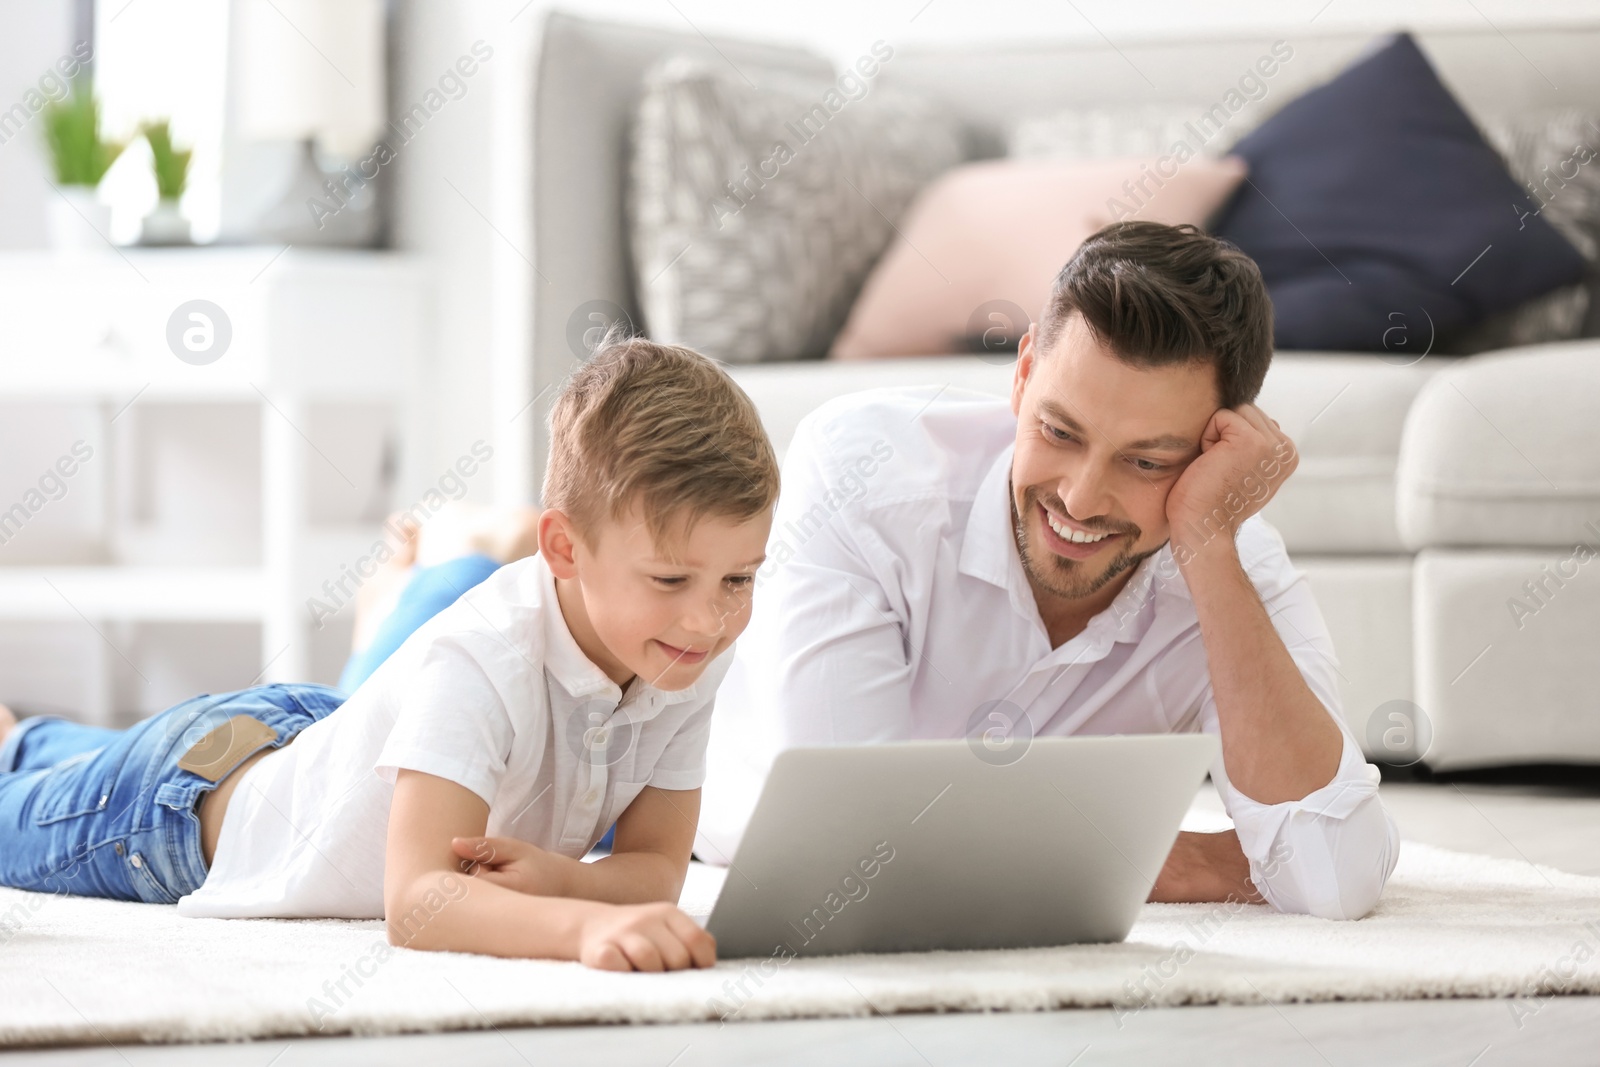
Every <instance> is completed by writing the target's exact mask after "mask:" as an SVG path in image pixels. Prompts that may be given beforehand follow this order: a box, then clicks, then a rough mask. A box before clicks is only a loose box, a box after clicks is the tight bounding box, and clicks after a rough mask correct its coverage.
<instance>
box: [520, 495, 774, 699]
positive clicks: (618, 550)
mask: <svg viewBox="0 0 1600 1067" xmlns="http://www.w3.org/2000/svg"><path fill="white" fill-rule="evenodd" d="M557 520H559V521H557ZM547 522H549V523H551V524H552V527H553V528H552V530H551V531H550V532H551V536H550V537H549V538H546V536H545V533H546V531H545V524H546V523H547ZM540 525H541V529H540V535H541V536H540V544H541V549H542V550H543V551H544V552H545V556H546V560H547V562H548V563H549V565H550V569H551V571H552V572H553V573H554V574H555V575H556V577H557V578H558V579H562V578H566V579H570V580H571V581H572V582H575V583H576V586H577V588H578V589H580V590H581V593H582V595H581V598H578V599H579V602H578V603H573V604H572V605H570V608H569V604H568V602H567V600H566V599H565V598H564V599H563V600H562V610H563V611H564V612H566V614H567V625H568V627H569V628H570V629H571V630H572V632H573V636H574V638H575V639H577V641H578V644H579V647H581V648H582V649H583V651H584V653H585V654H586V655H588V656H589V658H590V659H591V660H593V661H594V662H595V664H596V665H597V666H599V667H600V668H601V669H602V670H604V671H605V672H606V673H607V674H608V675H609V676H610V677H611V679H612V680H613V681H615V682H617V683H618V684H619V685H622V684H625V683H626V681H627V680H628V679H629V678H632V677H634V676H638V677H639V678H641V679H642V680H644V681H645V682H646V683H648V684H650V685H653V686H655V687H656V688H658V689H667V690H676V689H687V688H688V687H689V686H691V685H693V684H694V683H695V682H696V681H697V680H698V679H699V677H700V674H701V672H703V671H704V670H705V667H706V664H708V663H710V662H711V661H712V660H713V659H715V658H716V657H717V656H719V655H721V654H722V653H723V652H725V651H727V649H728V646H729V645H732V644H733V642H734V640H735V639H737V638H738V636H739V635H740V634H741V633H743V632H744V628H745V627H746V626H747V625H749V622H750V608H751V596H752V594H753V593H754V591H755V573H756V569H757V568H758V567H760V566H761V563H762V561H763V560H764V559H765V558H766V544H767V536H768V534H769V533H770V532H771V530H772V515H771V513H770V512H768V513H766V514H763V515H760V516H758V517H756V518H754V519H748V520H745V521H743V522H740V521H736V520H733V519H729V518H725V517H722V516H717V515H708V516H705V517H704V518H702V519H700V521H699V522H697V523H695V525H694V528H693V529H692V530H690V531H689V532H688V534H687V535H686V536H685V535H684V534H683V533H682V532H681V528H680V532H679V534H678V536H677V537H676V538H675V540H674V543H671V544H662V545H658V544H656V542H655V540H654V539H653V538H652V537H651V535H650V530H649V528H648V527H646V526H645V524H644V520H643V518H642V517H641V515H640V514H639V512H638V509H637V508H635V509H634V511H633V512H631V513H630V514H629V515H628V516H627V517H625V518H624V519H622V520H620V521H609V520H604V521H602V522H600V523H599V524H598V527H597V528H596V529H595V530H594V531H593V536H592V538H591V542H585V541H584V539H583V538H581V537H578V536H576V534H575V532H573V533H564V531H563V530H562V529H557V528H555V527H562V528H565V530H571V523H570V521H569V520H567V518H566V516H565V515H561V514H560V513H559V512H547V513H546V515H545V517H542V518H541V521H540ZM575 614H576V615H579V616H581V617H580V618H576V619H575V618H574V617H573V616H574V615H575ZM586 638H587V639H588V640H586ZM591 645H594V646H596V647H591Z"/></svg>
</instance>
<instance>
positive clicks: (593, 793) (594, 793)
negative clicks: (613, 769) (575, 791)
mask: <svg viewBox="0 0 1600 1067" xmlns="http://www.w3.org/2000/svg"><path fill="white" fill-rule="evenodd" d="M599 800H600V791H599V790H598V789H591V790H589V791H588V792H587V793H585V794H583V802H584V803H585V804H594V803H597V802H598V801H599Z"/></svg>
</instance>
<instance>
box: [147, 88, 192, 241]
mask: <svg viewBox="0 0 1600 1067" xmlns="http://www.w3.org/2000/svg"><path fill="white" fill-rule="evenodd" d="M139 132H140V133H141V134H143V135H144V139H145V141H146V142H147V143H148V144H149V145H150V166H151V169H153V170H154V171H155V176H156V195H157V198H158V199H157V201H156V206H155V208H154V210H152V211H151V212H150V214H148V215H146V216H145V217H144V224H143V226H142V227H141V228H140V231H139V243H140V244H146V245H184V244H188V243H189V220H188V219H186V218H184V217H183V212H182V211H181V210H179V208H178V201H179V200H180V199H181V198H182V197H183V190H184V187H185V186H187V185H188V182H189V158H190V157H191V156H193V155H194V149H192V148H183V149H179V148H176V147H174V146H173V144H172V129H171V125H170V123H169V122H168V121H167V120H166V119H162V120H161V121H160V122H147V123H145V124H144V125H143V126H141V127H140V128H139Z"/></svg>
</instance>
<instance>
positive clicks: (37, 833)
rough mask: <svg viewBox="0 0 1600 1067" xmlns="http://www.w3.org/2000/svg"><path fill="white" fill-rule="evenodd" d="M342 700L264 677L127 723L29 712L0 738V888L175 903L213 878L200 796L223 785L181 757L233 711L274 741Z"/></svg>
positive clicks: (333, 692)
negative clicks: (262, 682)
mask: <svg viewBox="0 0 1600 1067" xmlns="http://www.w3.org/2000/svg"><path fill="white" fill-rule="evenodd" d="M343 702H344V694H343V693H341V692H339V691H338V690H337V689H330V688H328V687H327V686H322V685H268V686H261V687H258V688H255V689H244V690H241V691H239V692H236V693H225V694H222V695H221V696H209V695H208V696H199V697H195V698H194V699H192V700H186V701H184V702H183V703H182V704H178V705H175V706H173V707H171V708H168V709H167V710H166V711H163V712H162V713H161V714H159V715H156V716H153V717H152V718H149V719H146V720H145V721H144V722H141V723H139V724H138V725H137V726H134V727H131V728H130V729H127V730H107V729H103V728H101V727H97V726H84V725H83V724H81V723H75V722H69V721H67V720H65V719H58V718H55V717H53V716H40V717H38V718H32V719H24V720H23V721H22V722H20V723H18V724H17V726H16V727H15V728H14V729H13V730H12V731H11V733H10V735H9V736H8V737H7V738H6V740H5V743H4V744H3V745H0V841H3V843H4V844H3V847H0V885H7V886H12V887H13V888H16V889H32V890H35V891H38V892H41V893H72V894H76V895H79V896H90V897H110V898H112V899H114V900H138V901H144V902H145V903H148V904H174V903H176V902H177V900H178V898H179V897H181V896H184V895H185V894H188V893H192V892H194V891H195V890H196V889H198V888H200V884H201V883H202V882H204V881H205V878H206V863H205V856H204V854H203V853H202V852H201V850H200V817H199V815H197V814H196V812H195V808H196V805H197V804H198V802H199V800H200V797H201V796H202V795H203V794H206V793H209V792H210V791H211V790H213V789H215V788H216V787H217V783H215V782H212V781H210V780H208V779H206V778H204V777H202V776H201V775H198V774H196V773H194V772H193V771H189V770H185V769H183V768H182V767H179V766H178V761H179V760H180V759H181V758H183V755H184V753H185V752H187V751H188V750H189V748H190V747H191V746H193V745H194V744H195V742H197V741H199V740H200V739H201V738H202V737H204V736H205V735H206V734H207V733H208V732H209V731H210V730H211V729H212V728H213V727H216V726H219V725H221V724H222V723H224V722H227V721H228V720H229V719H231V718H232V717H233V716H235V715H248V716H249V717H250V718H252V719H255V720H256V721H257V722H259V723H261V724H262V725H264V726H268V727H271V728H272V731H273V734H274V735H275V736H274V738H273V739H272V740H270V741H263V743H262V744H261V745H259V746H258V747H257V749H256V751H259V750H260V749H261V748H277V747H278V746H280V745H283V744H285V743H286V742H288V741H289V739H290V738H292V737H294V736H295V735H296V734H298V733H299V732H300V731H301V730H303V729H305V728H306V727H307V726H310V725H311V724H312V723H314V722H316V721H317V720H318V719H321V718H324V717H325V716H327V715H328V714H330V713H331V712H332V711H333V710H334V709H335V708H337V707H338V706H339V705H340V704H341V703H343Z"/></svg>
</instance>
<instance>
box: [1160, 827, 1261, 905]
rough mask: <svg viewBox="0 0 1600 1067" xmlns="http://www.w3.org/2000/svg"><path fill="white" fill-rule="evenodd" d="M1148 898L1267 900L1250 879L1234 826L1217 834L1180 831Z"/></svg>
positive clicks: (1174, 901) (1170, 901)
mask: <svg viewBox="0 0 1600 1067" xmlns="http://www.w3.org/2000/svg"><path fill="white" fill-rule="evenodd" d="M1148 899H1149V900H1151V901H1153V902H1155V903H1158V904H1197V903H1209V902H1211V901H1226V900H1244V901H1249V902H1250V903H1252V904H1262V903H1265V902H1266V898H1265V897H1263V896H1262V895H1261V892H1260V890H1258V889H1257V888H1256V886H1255V883H1254V882H1252V881H1251V880H1250V861H1249V860H1248V859H1246V858H1245V855H1244V850H1243V849H1242V848H1240V847H1239V835H1238V834H1237V833H1236V832H1234V831H1233V830H1226V831H1224V832H1222V833H1216V834H1197V833H1192V832H1190V831H1187V830H1185V831H1182V832H1180V833H1179V834H1178V839H1177V841H1175V842H1173V845H1172V851H1171V852H1169V853H1168V854H1167V860H1166V863H1164V864H1163V865H1162V867H1161V873H1160V875H1158V876H1157V878H1156V883H1155V885H1153V886H1152V887H1151V888H1150V896H1149V897H1148Z"/></svg>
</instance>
